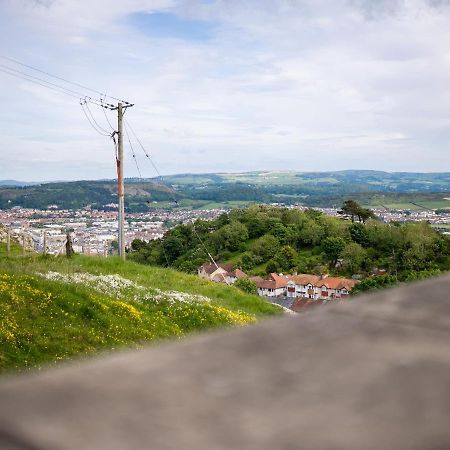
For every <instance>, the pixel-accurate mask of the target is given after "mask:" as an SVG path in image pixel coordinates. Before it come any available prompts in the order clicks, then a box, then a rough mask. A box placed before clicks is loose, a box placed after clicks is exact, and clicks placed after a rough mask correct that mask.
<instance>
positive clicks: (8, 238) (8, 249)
mask: <svg viewBox="0 0 450 450" xmlns="http://www.w3.org/2000/svg"><path fill="white" fill-rule="evenodd" d="M6 255H7V256H8V257H10V256H11V230H10V229H9V228H8V229H7V230H6Z"/></svg>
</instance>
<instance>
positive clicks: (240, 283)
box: [234, 278, 258, 295]
mask: <svg viewBox="0 0 450 450" xmlns="http://www.w3.org/2000/svg"><path fill="white" fill-rule="evenodd" d="M234 286H235V287H237V288H238V289H240V290H241V291H244V292H246V293H247V294H254V295H256V294H257V292H258V291H257V288H256V284H255V283H254V282H253V281H252V280H249V279H248V278H239V279H238V280H236V282H235V283H234Z"/></svg>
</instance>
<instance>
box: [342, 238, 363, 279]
mask: <svg viewBox="0 0 450 450" xmlns="http://www.w3.org/2000/svg"><path fill="white" fill-rule="evenodd" d="M341 256H342V258H343V260H344V267H346V268H347V269H348V270H349V271H350V272H352V273H355V272H357V271H358V270H359V269H360V268H361V265H362V264H363V262H364V261H365V259H366V258H367V252H366V251H365V250H364V249H363V248H362V247H361V246H360V245H359V244H357V243H356V242H350V243H349V244H347V245H346V246H345V248H344V249H343V250H342V252H341Z"/></svg>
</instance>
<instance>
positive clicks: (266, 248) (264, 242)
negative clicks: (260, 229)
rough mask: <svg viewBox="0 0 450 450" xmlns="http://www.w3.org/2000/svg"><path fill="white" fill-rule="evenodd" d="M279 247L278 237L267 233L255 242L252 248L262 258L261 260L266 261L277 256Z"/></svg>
mask: <svg viewBox="0 0 450 450" xmlns="http://www.w3.org/2000/svg"><path fill="white" fill-rule="evenodd" d="M278 248H279V243H278V240H277V238H276V237H275V236H272V235H270V234H266V235H265V236H262V237H260V238H259V239H257V240H256V241H255V242H254V243H253V245H252V247H251V250H252V252H253V254H254V255H255V256H257V257H258V258H260V259H261V262H265V261H268V260H269V259H270V258H273V257H274V256H275V254H276V252H277V250H278Z"/></svg>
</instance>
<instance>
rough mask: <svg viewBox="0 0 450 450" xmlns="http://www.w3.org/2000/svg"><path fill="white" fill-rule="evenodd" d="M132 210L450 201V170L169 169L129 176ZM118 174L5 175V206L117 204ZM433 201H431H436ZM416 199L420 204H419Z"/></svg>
mask: <svg viewBox="0 0 450 450" xmlns="http://www.w3.org/2000/svg"><path fill="white" fill-rule="evenodd" d="M125 185H126V205H127V208H128V210H129V211H147V210H148V209H149V208H152V207H170V208H172V207H179V206H184V207H190V208H214V207H222V206H226V207H233V206H241V205H244V204H248V203H250V202H257V203H274V202H276V203H285V204H293V203H301V204H304V205H306V206H332V205H339V204H341V202H342V201H343V200H344V199H348V198H354V199H358V200H359V201H360V202H362V203H364V204H366V205H379V204H380V205H385V204H393V203H401V204H403V205H406V206H405V207H408V204H411V207H412V208H416V207H418V205H415V204H416V203H417V201H426V202H427V206H425V209H427V208H441V207H443V208H446V207H447V206H449V207H450V200H447V199H448V198H450V172H442V173H411V172H393V173H390V172H381V171H372V170H345V171H336V172H293V171H258V172H244V173H206V174H177V175H168V176H165V177H163V179H161V178H160V177H158V178H152V179H145V180H144V179H137V178H132V179H127V180H126V182H125ZM116 193H117V182H116V180H96V181H70V182H51V183H50V182H49V183H36V182H34V183H33V182H20V181H14V180H0V209H6V208H11V207H12V206H23V207H29V208H46V207H47V206H48V205H57V206H58V207H59V208H65V209H66V208H67V209H76V208H82V207H85V206H88V205H90V206H92V207H93V208H99V209H102V208H103V209H105V208H106V209H108V208H113V207H114V206H112V204H114V203H116ZM430 202H431V203H430ZM414 205H415V206H414Z"/></svg>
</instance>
